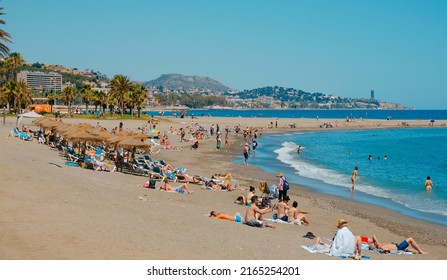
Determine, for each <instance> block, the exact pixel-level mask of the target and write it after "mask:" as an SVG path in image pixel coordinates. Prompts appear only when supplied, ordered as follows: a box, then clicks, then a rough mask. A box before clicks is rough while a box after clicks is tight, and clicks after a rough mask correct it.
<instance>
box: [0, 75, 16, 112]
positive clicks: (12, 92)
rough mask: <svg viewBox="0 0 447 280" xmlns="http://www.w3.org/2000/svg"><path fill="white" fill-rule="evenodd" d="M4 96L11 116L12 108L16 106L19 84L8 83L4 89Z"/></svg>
mask: <svg viewBox="0 0 447 280" xmlns="http://www.w3.org/2000/svg"><path fill="white" fill-rule="evenodd" d="M2 89H3V94H4V96H5V98H6V100H7V102H8V107H9V109H8V111H9V113H10V114H11V108H12V107H13V106H14V105H13V104H14V102H15V98H16V96H17V83H16V82H15V81H7V82H6V83H5V84H4V85H3V87H2Z"/></svg>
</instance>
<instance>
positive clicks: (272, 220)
mask: <svg viewBox="0 0 447 280" xmlns="http://www.w3.org/2000/svg"><path fill="white" fill-rule="evenodd" d="M264 220H266V221H269V222H272V223H277V224H288V225H298V226H300V225H301V221H300V220H295V221H293V222H284V221H283V220H281V219H268V218H267V219H264Z"/></svg>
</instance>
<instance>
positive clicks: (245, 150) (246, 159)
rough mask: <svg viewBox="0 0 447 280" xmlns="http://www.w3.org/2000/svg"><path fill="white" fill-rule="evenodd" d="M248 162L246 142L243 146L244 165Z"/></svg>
mask: <svg viewBox="0 0 447 280" xmlns="http://www.w3.org/2000/svg"><path fill="white" fill-rule="evenodd" d="M247 164H248V143H245V147H244V165H247Z"/></svg>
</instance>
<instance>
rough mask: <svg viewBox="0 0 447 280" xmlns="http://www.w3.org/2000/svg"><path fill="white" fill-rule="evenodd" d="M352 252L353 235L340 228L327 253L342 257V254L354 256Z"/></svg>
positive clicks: (353, 248)
mask: <svg viewBox="0 0 447 280" xmlns="http://www.w3.org/2000/svg"><path fill="white" fill-rule="evenodd" d="M354 252H355V238H354V235H353V234H352V232H351V231H350V230H349V229H348V228H347V227H342V228H341V229H339V230H338V231H337V234H336V235H335V238H334V242H333V243H332V246H331V250H330V252H329V253H330V254H331V255H332V256H342V255H344V254H347V255H354Z"/></svg>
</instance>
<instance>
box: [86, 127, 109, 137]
mask: <svg viewBox="0 0 447 280" xmlns="http://www.w3.org/2000/svg"><path fill="white" fill-rule="evenodd" d="M88 132H89V133H91V134H93V135H96V136H99V137H101V138H102V139H103V140H107V139H109V138H111V137H113V136H114V135H113V134H112V133H111V132H109V131H107V130H103V129H97V128H96V129H95V130H88Z"/></svg>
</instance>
